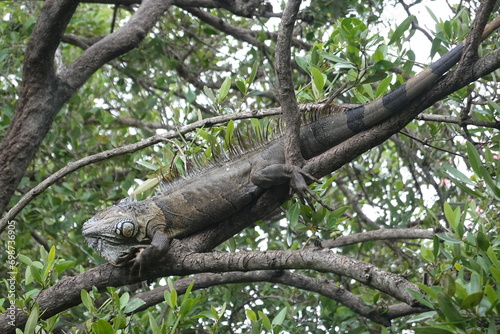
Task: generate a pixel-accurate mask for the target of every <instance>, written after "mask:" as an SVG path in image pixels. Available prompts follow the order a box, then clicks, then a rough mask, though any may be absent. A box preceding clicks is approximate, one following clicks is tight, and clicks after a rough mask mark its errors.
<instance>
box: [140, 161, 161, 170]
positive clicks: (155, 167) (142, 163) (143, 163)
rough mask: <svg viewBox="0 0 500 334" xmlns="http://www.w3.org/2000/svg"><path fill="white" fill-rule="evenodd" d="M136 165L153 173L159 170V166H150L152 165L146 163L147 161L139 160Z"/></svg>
mask: <svg viewBox="0 0 500 334" xmlns="http://www.w3.org/2000/svg"><path fill="white" fill-rule="evenodd" d="M137 163H138V164H139V165H141V166H144V167H146V168H147V169H151V170H153V171H156V170H158V168H160V167H159V166H157V165H155V164H152V163H150V162H148V161H144V160H139V161H137Z"/></svg>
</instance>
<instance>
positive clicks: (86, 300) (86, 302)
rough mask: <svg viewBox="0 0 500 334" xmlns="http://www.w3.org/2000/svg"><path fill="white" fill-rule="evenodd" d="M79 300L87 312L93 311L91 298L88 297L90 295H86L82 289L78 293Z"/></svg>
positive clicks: (85, 291)
mask: <svg viewBox="0 0 500 334" xmlns="http://www.w3.org/2000/svg"><path fill="white" fill-rule="evenodd" d="M80 298H81V299H82V303H83V305H84V306H85V308H86V309H87V310H89V311H92V310H93V309H94V304H93V303H92V298H91V297H90V294H89V293H88V291H87V290H84V289H82V290H81V291H80Z"/></svg>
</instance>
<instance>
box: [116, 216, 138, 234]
mask: <svg viewBox="0 0 500 334" xmlns="http://www.w3.org/2000/svg"><path fill="white" fill-rule="evenodd" d="M115 233H116V234H117V235H119V236H121V237H125V238H131V237H133V236H134V235H135V233H136V229H135V224H134V222H132V220H130V219H122V220H120V221H119V222H118V223H116V225H115Z"/></svg>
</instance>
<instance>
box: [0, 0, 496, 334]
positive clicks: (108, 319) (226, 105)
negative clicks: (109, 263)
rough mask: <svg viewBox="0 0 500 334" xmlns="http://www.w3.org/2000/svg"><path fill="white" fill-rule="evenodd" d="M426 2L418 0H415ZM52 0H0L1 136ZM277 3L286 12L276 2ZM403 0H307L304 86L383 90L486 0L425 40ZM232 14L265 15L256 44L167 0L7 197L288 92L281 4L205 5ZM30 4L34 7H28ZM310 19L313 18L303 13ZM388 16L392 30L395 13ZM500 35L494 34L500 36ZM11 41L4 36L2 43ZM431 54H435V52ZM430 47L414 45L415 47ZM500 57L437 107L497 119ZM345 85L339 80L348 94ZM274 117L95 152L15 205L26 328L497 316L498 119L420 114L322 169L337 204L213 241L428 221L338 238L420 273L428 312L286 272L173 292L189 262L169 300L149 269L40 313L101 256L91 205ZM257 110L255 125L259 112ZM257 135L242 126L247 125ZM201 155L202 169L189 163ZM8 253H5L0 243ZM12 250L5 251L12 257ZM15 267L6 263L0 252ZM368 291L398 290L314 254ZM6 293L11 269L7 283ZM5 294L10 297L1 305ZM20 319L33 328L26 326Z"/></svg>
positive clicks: (398, 269) (452, 323)
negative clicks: (147, 280) (65, 279)
mask: <svg viewBox="0 0 500 334" xmlns="http://www.w3.org/2000/svg"><path fill="white" fill-rule="evenodd" d="M416 2H418V1H416ZM42 5H43V3H41V2H40V3H36V2H30V1H18V2H2V3H0V17H1V18H2V21H1V22H0V29H1V33H0V43H1V45H2V46H4V47H2V48H0V73H1V74H2V76H1V77H0V87H1V88H2V89H1V90H2V99H1V101H0V110H1V112H0V140H1V139H3V136H4V133H5V131H6V130H7V128H8V126H9V124H10V122H11V119H12V117H13V115H14V110H15V104H16V101H17V98H18V91H17V89H18V87H19V86H20V84H21V66H22V61H23V50H24V48H25V47H26V44H27V43H28V40H29V37H30V34H31V33H32V30H33V27H34V25H35V21H36V20H35V18H36V15H37V14H38V12H39V10H40V7H41V6H42ZM273 5H274V6H275V8H274V12H280V11H281V8H279V6H280V5H281V4H279V5H276V4H275V3H274V2H273ZM392 5H393V4H392V2H388V1H385V2H383V1H371V2H369V4H368V2H359V1H357V2H354V1H325V0H318V1H311V3H310V4H309V5H307V8H306V9H305V10H304V11H303V12H304V13H305V14H307V17H306V19H304V21H302V22H301V23H299V27H298V33H297V34H298V35H297V38H299V39H301V40H302V41H304V42H305V43H307V44H306V45H305V46H303V47H298V48H295V49H294V50H293V52H294V56H295V62H296V65H295V66H294V82H295V83H296V85H297V86H296V93H297V97H298V100H299V102H300V103H306V102H316V101H319V100H322V99H327V98H330V97H332V96H333V97H334V102H335V103H339V104H340V103H353V104H361V103H366V102H369V101H372V100H374V99H376V98H379V97H381V96H382V95H384V94H386V93H387V92H389V91H390V90H392V89H394V88H396V87H398V86H399V85H401V84H402V83H404V82H405V81H406V80H407V79H408V78H409V77H410V76H411V75H413V74H414V73H415V72H416V71H418V70H419V69H418V68H417V67H419V66H420V63H419V62H422V57H423V59H424V61H425V62H426V63H428V62H430V61H428V59H431V58H432V57H434V58H433V59H436V58H437V55H439V54H443V53H444V52H445V51H446V50H448V49H449V48H450V47H452V46H454V45H456V44H457V42H459V41H460V40H462V39H463V36H464V35H466V34H467V32H468V30H469V28H470V24H471V19H470V15H471V12H473V11H474V10H475V9H476V7H477V3H475V2H465V3H464V4H462V7H460V6H455V7H454V8H453V10H454V15H453V17H452V18H451V19H449V20H448V19H446V18H444V17H440V13H438V12H435V11H433V10H432V7H431V6H430V7H429V8H428V9H427V10H428V11H429V12H430V13H431V15H432V18H434V20H435V22H434V24H435V27H434V31H433V32H431V34H432V35H433V40H432V41H429V47H428V48H426V52H427V53H426V54H425V55H424V56H422V55H421V52H422V50H419V46H418V45H415V44H413V43H412V41H413V38H414V37H415V35H416V34H418V32H416V31H415V29H412V28H411V26H412V24H420V23H419V22H418V21H419V19H418V15H415V16H407V17H405V18H401V19H400V20H399V19H398V21H397V22H386V21H384V19H383V18H382V16H381V14H382V13H383V12H384V10H387V9H389V8H391V7H392ZM135 9H136V7H135V6H132V7H130V8H128V7H118V10H117V19H116V23H115V26H114V27H111V17H112V16H113V10H114V8H113V7H112V6H109V5H102V4H93V3H90V4H81V5H80V6H79V8H78V11H77V13H76V15H75V16H74V17H73V18H72V20H71V23H70V25H69V27H68V29H67V31H66V33H67V34H73V35H76V36H79V37H84V38H91V37H95V36H103V35H106V34H108V33H109V32H110V30H111V28H113V29H118V28H119V27H120V26H121V25H123V24H124V23H125V22H126V21H127V20H128V19H129V18H130V16H131V11H133V10H135ZM207 12H208V13H209V14H212V15H215V16H217V17H218V18H220V19H221V20H224V21H225V22H227V23H228V24H231V25H233V26H236V27H240V28H244V29H247V30H248V31H250V30H251V31H253V32H254V35H253V36H254V37H255V39H256V40H257V42H258V43H259V44H257V45H254V44H250V43H245V42H242V41H241V40H240V39H239V38H238V37H237V36H236V37H234V36H228V35H226V34H224V33H223V32H221V31H219V30H218V29H217V28H216V27H214V26H212V25H210V24H208V23H205V22H203V21H202V20H200V19H198V18H196V17H195V16H194V14H193V13H191V12H189V11H188V10H187V9H184V8H180V7H172V8H171V10H170V11H169V13H168V14H167V15H165V17H164V19H162V20H161V21H160V22H159V23H158V24H157V25H156V26H155V28H154V29H153V31H151V32H150V33H149V35H148V38H146V39H145V40H144V42H143V43H142V44H141V45H140V47H139V48H136V49H134V50H132V51H130V52H128V53H127V54H125V55H124V56H121V57H120V58H119V59H116V60H113V61H111V62H110V63H109V64H107V65H105V66H104V67H102V68H101V69H100V70H99V71H98V72H96V73H95V74H94V75H93V76H92V78H91V79H90V80H89V81H88V82H87V83H86V84H85V85H84V86H83V87H82V88H81V89H80V90H79V91H78V94H76V95H74V96H73V97H72V98H71V99H70V101H69V102H68V103H67V104H65V105H64V107H63V108H62V110H61V111H60V112H59V114H58V115H57V117H56V119H55V121H54V123H53V126H52V129H51V131H50V132H49V133H48V135H47V136H46V137H45V139H44V142H43V143H42V146H41V147H40V149H39V151H38V153H37V156H36V158H35V159H34V160H33V161H32V163H31V167H30V168H29V170H28V171H27V173H26V175H25V177H24V178H23V180H22V182H21V184H20V185H19V187H18V192H16V194H15V195H14V197H13V198H12V200H11V204H12V205H13V204H15V203H16V202H18V201H19V199H20V198H21V197H22V195H23V194H24V193H26V191H28V190H29V189H31V188H32V187H34V186H36V185H37V184H39V183H40V182H41V181H43V180H44V179H45V178H46V177H47V176H48V175H50V174H52V173H54V172H55V171H57V170H59V169H61V168H63V167H64V166H66V165H67V164H68V163H70V162H72V161H75V160H78V159H80V158H83V157H86V156H90V155H92V154H95V153H98V152H101V151H105V150H108V149H111V148H114V147H120V146H123V145H126V144H129V143H133V142H137V141H139V140H141V139H143V138H145V137H149V136H151V135H153V134H155V133H157V132H160V133H166V132H167V131H176V129H178V128H179V127H180V126H183V125H186V124H191V123H193V122H195V121H197V120H199V119H205V118H208V117H212V116H216V115H227V114H232V113H236V112H239V111H248V110H254V109H266V108H271V107H275V106H277V105H278V102H277V97H276V92H275V90H276V87H275V84H274V82H275V81H276V79H275V74H274V66H273V61H274V46H275V41H274V40H273V39H272V38H269V34H268V33H270V32H273V33H274V32H275V29H276V27H277V24H278V20H277V19H276V18H268V17H261V18H253V19H252V18H247V17H240V16H237V15H234V14H232V13H230V12H228V11H226V10H223V9H209V10H207ZM26 13H28V14H29V15H26ZM307 20H310V21H307ZM384 24H385V25H386V27H390V28H389V30H387V29H383V28H381V27H383V25H384ZM497 36H498V35H497ZM5 46H7V47H5ZM497 48H498V38H497V39H495V38H492V39H490V40H488V41H486V42H485V43H483V44H482V45H481V50H480V53H481V54H486V53H488V52H490V51H491V50H494V49H497ZM60 52H61V54H60V56H58V57H60V60H61V61H62V62H63V63H66V64H69V63H71V62H72V61H74V60H75V59H76V58H77V57H78V56H79V55H80V54H81V53H82V50H81V48H80V47H78V46H77V45H74V44H72V43H70V42H67V43H63V44H62V45H61V48H60ZM435 56H436V57H435ZM417 57H418V59H419V60H418V61H417ZM496 85H498V71H497V72H495V73H493V74H491V75H489V76H487V77H485V78H483V79H481V80H480V81H477V82H475V83H473V84H471V85H469V86H468V87H466V88H464V89H461V90H459V91H457V92H455V93H453V94H452V95H450V96H448V97H447V98H446V99H443V100H442V101H441V106H436V107H433V108H432V109H430V110H428V111H426V113H432V114H437V115H442V116H454V117H459V118H461V119H472V120H477V121H484V122H494V121H495V120H498V118H499V117H500V115H499V110H500V107H499V105H498V101H497V100H495V99H496V97H495V93H496V91H497V90H498V88H496V87H498V86H496ZM336 93H338V94H336ZM266 122H267V121H265V120H251V121H234V122H231V123H229V125H225V126H213V127H209V128H203V129H198V130H197V131H194V132H191V133H188V134H186V135H185V136H184V137H179V138H178V139H177V140H173V141H171V142H169V143H163V144H158V145H156V146H154V147H149V148H147V149H144V150H141V151H139V152H136V153H134V154H129V155H123V156H120V157H116V158H113V159H109V160H106V161H105V162H101V163H99V164H96V165H91V166H87V167H85V168H83V169H80V170H78V171H76V172H74V173H72V174H70V175H69V176H67V177H65V178H64V179H61V180H60V181H59V182H58V183H56V184H54V185H53V186H51V187H50V188H49V189H48V190H46V191H45V192H44V193H43V194H42V195H40V196H38V197H37V198H36V199H35V200H34V201H32V202H31V203H30V204H28V206H27V207H26V208H25V209H24V210H23V211H22V212H21V213H20V214H19V215H18V216H17V217H16V249H17V251H18V254H19V257H18V259H19V261H18V265H17V268H16V272H15V279H16V286H17V288H18V289H17V291H16V302H17V305H18V306H19V307H21V308H24V309H25V310H26V312H30V318H29V320H28V323H27V325H26V327H25V328H24V330H23V333H35V332H36V333H42V332H50V331H52V330H54V329H55V328H56V326H60V327H62V328H64V329H65V330H69V329H72V330H75V331H76V330H79V332H90V333H142V332H152V333H185V332H188V331H189V330H194V329H199V328H204V329H205V330H207V331H208V332H209V333H226V332H236V333H237V332H249V333H262V332H264V333H282V332H284V333H286V332H288V333H323V332H324V333H327V332H330V333H368V332H372V333H375V332H376V333H387V332H388V331H393V332H402V331H403V330H407V331H410V330H412V331H414V332H416V333H483V332H486V333H496V331H497V330H498V328H499V327H498V326H499V325H498V323H499V321H500V302H499V297H498V296H499V295H500V238H499V234H500V233H499V232H500V212H499V207H498V203H499V201H500V186H499V182H498V175H499V174H500V165H499V163H498V156H499V154H500V153H499V151H500V147H499V144H500V136H499V134H498V131H497V132H495V130H493V129H491V128H488V127H482V126H466V125H462V126H460V125H457V124H452V123H447V122H429V121H417V120H415V121H413V122H412V123H410V124H409V125H408V126H407V127H406V128H405V129H404V130H403V131H402V132H401V133H400V134H398V135H397V136H395V137H393V138H392V139H391V140H389V141H387V142H385V143H384V144H382V145H380V146H378V147H376V148H374V149H372V150H371V151H369V152H367V153H365V154H363V155H362V156H361V157H359V158H358V159H357V160H355V161H353V162H352V163H350V164H349V165H346V166H344V167H343V168H342V169H341V170H339V171H338V172H336V173H335V174H334V175H331V176H330V177H327V178H325V179H324V180H323V183H322V184H316V185H314V186H312V187H313V188H314V190H315V191H316V192H317V193H318V195H320V196H321V198H322V199H323V200H324V201H325V202H327V204H329V205H330V206H333V207H334V208H335V209H336V210H335V211H328V210H326V209H325V208H323V207H321V206H320V205H319V204H317V205H316V206H315V207H314V208H311V207H309V206H306V205H303V204H302V203H301V202H300V201H298V200H297V199H292V200H290V201H288V202H287V203H285V204H284V205H283V206H282V209H281V211H280V212H277V213H275V215H274V216H272V217H270V218H269V219H267V220H265V221H259V222H257V223H256V224H255V227H251V228H248V229H246V230H244V231H242V232H241V233H239V234H237V235H235V236H234V237H233V238H231V239H230V240H228V241H226V242H225V243H223V244H222V245H220V246H219V247H218V248H217V249H216V250H217V251H229V252H234V251H236V250H238V251H245V250H288V249H302V248H303V247H306V246H308V245H312V244H314V241H315V240H330V239H335V238H338V237H340V236H342V235H350V234H354V233H362V232H366V231H370V230H375V229H383V228H408V227H414V228H419V229H433V230H436V231H438V232H439V233H438V234H437V235H436V236H435V237H434V239H432V240H427V241H425V240H412V241H397V242H396V241H388V240H385V241H381V240H378V241H377V240H371V241H367V242H363V243H356V244H352V245H347V246H343V247H338V248H335V251H336V252H338V253H340V254H344V255H347V256H350V257H352V258H356V259H359V260H361V261H365V262H369V263H371V264H373V265H375V266H378V267H380V268H383V269H384V270H387V271H390V272H394V273H399V274H404V273H406V274H408V275H407V276H409V279H410V280H411V281H412V282H418V284H419V287H420V288H421V291H414V292H413V294H414V296H415V297H416V298H417V299H418V300H419V301H420V302H421V303H422V304H424V305H426V306H428V307H429V308H430V311H428V312H424V313H420V314H414V315H410V316H405V317H400V318H398V319H394V320H393V321H392V323H391V326H390V327H391V328H390V329H386V328H385V327H383V326H381V325H379V324H375V323H373V322H369V321H367V320H366V319H364V318H362V317H360V316H359V315H357V314H356V313H355V312H353V311H352V310H351V309H349V308H348V307H346V306H344V305H342V304H340V303H338V302H336V301H334V300H332V299H330V298H328V297H325V296H321V295H320V294H316V293H313V292H310V291H305V290H299V289H297V288H294V287H292V286H287V285H284V284H274V283H265V282H252V283H238V284H231V285H229V284H228V285H221V286H217V285H214V286H211V287H209V288H206V289H199V290H197V289H194V288H193V285H191V286H190V287H189V288H187V289H186V290H184V291H183V293H177V292H176V288H175V283H176V281H177V280H178V279H179V278H172V279H166V280H165V279H160V280H158V281H156V282H153V283H152V285H151V288H156V287H159V286H165V285H166V286H168V287H169V289H168V290H166V291H165V293H164V299H163V300H164V302H161V303H158V304H157V305H155V306H152V307H149V308H148V309H146V310H143V311H140V312H137V313H134V312H135V311H136V310H137V309H138V308H139V307H140V306H141V304H142V302H141V301H140V300H139V299H134V298H133V297H134V295H135V294H136V293H138V292H140V291H142V290H148V288H144V289H143V288H142V287H138V286H128V287H122V288H108V289H107V290H106V291H97V290H96V289H94V290H91V291H88V292H87V291H85V290H82V293H81V299H82V303H81V304H80V305H78V306H76V307H73V308H71V309H69V310H67V311H66V312H64V313H61V314H59V315H58V316H55V317H52V318H49V319H46V320H40V319H39V317H40V315H41V313H42V312H43V311H42V310H40V309H39V307H38V305H37V294H38V293H40V291H43V290H44V289H47V288H48V287H50V286H53V285H54V284H55V283H56V282H57V281H58V280H59V279H60V278H61V277H62V276H64V275H77V274H79V273H81V272H84V271H86V270H88V269H89V268H92V267H95V266H96V265H98V264H102V263H104V262H105V261H104V260H103V259H101V258H100V257H98V255H97V254H95V253H94V252H93V251H92V250H91V249H90V248H88V247H87V246H86V243H85V241H84V240H83V238H82V236H81V225H82V223H83V222H84V221H85V220H86V219H88V218H89V217H90V216H92V215H93V213H94V212H95V211H96V210H98V209H100V208H104V207H106V206H109V205H111V204H113V203H114V202H116V201H118V200H120V199H122V198H124V197H127V196H129V195H131V196H133V197H136V198H137V199H142V198H145V197H146V196H148V195H150V194H151V193H152V192H153V191H154V190H153V189H152V188H153V187H154V186H155V185H156V183H157V182H158V176H160V177H166V178H169V173H171V172H172V167H173V166H175V168H173V169H175V170H178V171H179V172H181V173H185V174H190V172H191V171H192V170H193V166H192V165H193V164H194V165H200V164H201V165H204V164H206V163H207V161H213V159H216V158H217V156H218V155H220V154H221V153H220V152H221V151H230V150H231V148H230V144H228V143H229V142H231V141H232V140H234V138H236V137H237V136H238V135H239V134H241V133H243V134H245V133H246V132H245V131H246V130H244V129H245V127H253V128H256V129H257V130H254V131H256V132H257V133H258V132H261V131H259V130H258V129H259V128H266V127H267V124H268V123H266ZM249 124H250V126H249ZM252 140H253V138H250V139H248V138H247V139H246V140H243V142H246V141H252ZM194 169H196V168H194ZM0 257H1V258H2V260H4V258H5V259H6V258H7V254H6V253H5V251H4V249H2V251H1V252H0ZM4 262H6V261H4ZM0 271H1V273H2V277H8V272H9V270H8V268H7V267H5V268H3V267H2V268H1V269H0ZM304 275H306V276H310V277H315V278H319V277H321V278H324V279H325V280H330V281H332V282H334V283H335V284H337V285H338V286H340V287H342V288H344V289H346V290H347V291H350V292H352V293H354V294H356V295H358V296H361V297H362V299H363V301H364V302H365V303H366V305H369V306H377V307H380V308H382V309H383V308H385V307H386V306H387V305H391V304H393V303H394V300H393V299H392V298H390V297H389V296H387V295H385V294H383V293H381V292H379V291H376V290H374V289H371V288H369V287H367V286H365V285H363V284H361V283H359V282H357V281H354V280H350V279H347V278H345V277H339V276H335V275H332V274H328V273H325V274H323V273H318V272H316V271H312V270H309V271H304ZM1 291H2V293H1V296H7V292H6V291H8V283H7V281H6V280H5V285H2V287H1ZM8 305H9V304H8V299H7V298H3V299H0V311H1V312H6V309H7V306H8ZM18 332H21V330H20V329H19V330H18Z"/></svg>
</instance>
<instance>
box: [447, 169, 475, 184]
mask: <svg viewBox="0 0 500 334" xmlns="http://www.w3.org/2000/svg"><path fill="white" fill-rule="evenodd" d="M443 168H444V169H445V170H446V171H447V172H448V174H449V175H451V176H453V177H455V178H456V179H458V180H459V181H461V182H463V183H465V184H469V185H473V186H474V185H475V183H474V182H472V181H471V179H469V178H468V177H467V176H465V175H464V174H463V173H462V172H461V171H459V170H458V169H456V168H455V167H453V166H451V165H449V164H444V165H443Z"/></svg>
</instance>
